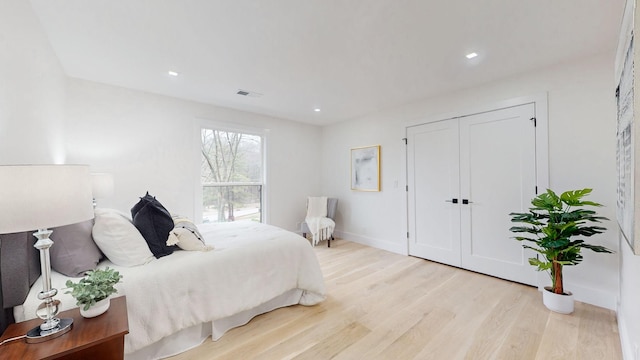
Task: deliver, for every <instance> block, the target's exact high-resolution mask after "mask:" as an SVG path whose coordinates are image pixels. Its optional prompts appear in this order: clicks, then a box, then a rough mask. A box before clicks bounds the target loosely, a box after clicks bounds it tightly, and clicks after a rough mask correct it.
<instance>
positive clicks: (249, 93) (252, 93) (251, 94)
mask: <svg viewBox="0 0 640 360" xmlns="http://www.w3.org/2000/svg"><path fill="white" fill-rule="evenodd" d="M236 94H238V95H242V96H249V97H261V96H262V94H260V93H257V92H255V91H248V90H242V89H238V91H237V92H236Z"/></svg>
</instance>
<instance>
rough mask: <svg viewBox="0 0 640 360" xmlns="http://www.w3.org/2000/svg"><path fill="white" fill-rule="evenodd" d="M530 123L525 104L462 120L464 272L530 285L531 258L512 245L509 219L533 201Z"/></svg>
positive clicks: (532, 131)
mask: <svg viewBox="0 0 640 360" xmlns="http://www.w3.org/2000/svg"><path fill="white" fill-rule="evenodd" d="M534 117H535V109H534V105H533V104H527V105H521V106H517V107H512V108H507V109H501V110H496V111H491V112H487V113H482V114H477V115H473V116H468V117H464V118H461V119H460V171H461V174H460V175H461V176H460V182H461V184H460V186H461V197H462V198H463V199H466V200H468V201H469V203H468V204H462V205H460V211H461V223H462V226H461V231H462V234H461V247H462V266H463V267H464V268H466V269H470V270H473V271H478V272H481V273H485V274H489V275H493V276H497V277H500V278H503V279H508V280H513V281H517V282H521V283H525V284H530V285H535V284H536V273H535V271H534V269H533V267H532V266H530V265H529V263H528V258H529V257H530V256H532V254H531V252H530V251H528V250H527V251H525V249H523V248H522V244H521V243H520V242H518V241H515V240H514V239H512V237H513V234H512V233H511V232H509V228H510V227H511V226H512V224H511V221H510V217H509V215H508V214H509V213H511V212H523V211H527V209H528V207H529V206H530V201H531V198H533V197H534V196H535V189H536V183H535V179H536V168H535V166H536V165H535V164H536V158H535V156H536V155H535V126H534V122H533V121H532V120H531V119H532V118H534Z"/></svg>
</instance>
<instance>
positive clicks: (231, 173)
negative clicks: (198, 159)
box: [200, 129, 263, 222]
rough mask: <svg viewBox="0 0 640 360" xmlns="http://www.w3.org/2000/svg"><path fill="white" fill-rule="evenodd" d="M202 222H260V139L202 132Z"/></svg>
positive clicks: (258, 137)
mask: <svg viewBox="0 0 640 360" xmlns="http://www.w3.org/2000/svg"><path fill="white" fill-rule="evenodd" d="M201 140H202V142H201V146H202V148H201V153H202V165H201V170H200V173H201V184H202V186H203V219H202V220H203V222H225V221H237V220H253V221H261V215H262V211H261V208H262V187H263V181H262V179H263V167H262V158H263V156H262V137H261V136H258V135H253V134H246V133H239V132H231V131H223V130H215V129H202V130H201Z"/></svg>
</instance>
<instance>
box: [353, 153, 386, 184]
mask: <svg viewBox="0 0 640 360" xmlns="http://www.w3.org/2000/svg"><path fill="white" fill-rule="evenodd" d="M351 190H356V191H380V145H375V146H364V147H358V148H353V149H351Z"/></svg>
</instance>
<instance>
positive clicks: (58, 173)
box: [0, 165, 93, 343]
mask: <svg viewBox="0 0 640 360" xmlns="http://www.w3.org/2000/svg"><path fill="white" fill-rule="evenodd" d="M92 218H93V207H92V197H91V180H90V176H89V167H88V166H85V165H1V166H0V234H8V233H17V232H23V231H35V230H37V231H36V232H35V233H34V234H33V236H35V237H36V238H37V239H38V240H37V241H36V243H35V245H34V247H35V248H36V249H38V250H39V251H40V269H41V271H42V291H41V292H40V293H39V294H38V299H40V300H43V302H42V304H40V306H39V307H38V309H37V310H36V315H38V317H39V318H41V319H42V320H44V321H43V323H42V324H41V325H40V326H38V327H36V328H33V329H31V330H30V331H29V332H28V333H27V335H26V341H27V342H28V343H38V342H42V341H46V340H49V339H52V338H55V337H58V336H60V335H62V334H64V333H66V332H68V331H69V330H71V327H72V326H73V319H58V318H57V317H56V315H57V314H58V310H59V304H60V301H59V300H54V299H53V297H54V296H55V295H56V294H57V293H58V290H56V289H53V288H52V287H51V263H50V260H49V248H50V247H51V246H52V245H53V241H51V239H49V235H51V233H52V231H51V230H48V229H47V228H51V227H57V226H63V225H70V224H75V223H78V222H82V221H86V220H90V219H92Z"/></svg>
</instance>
